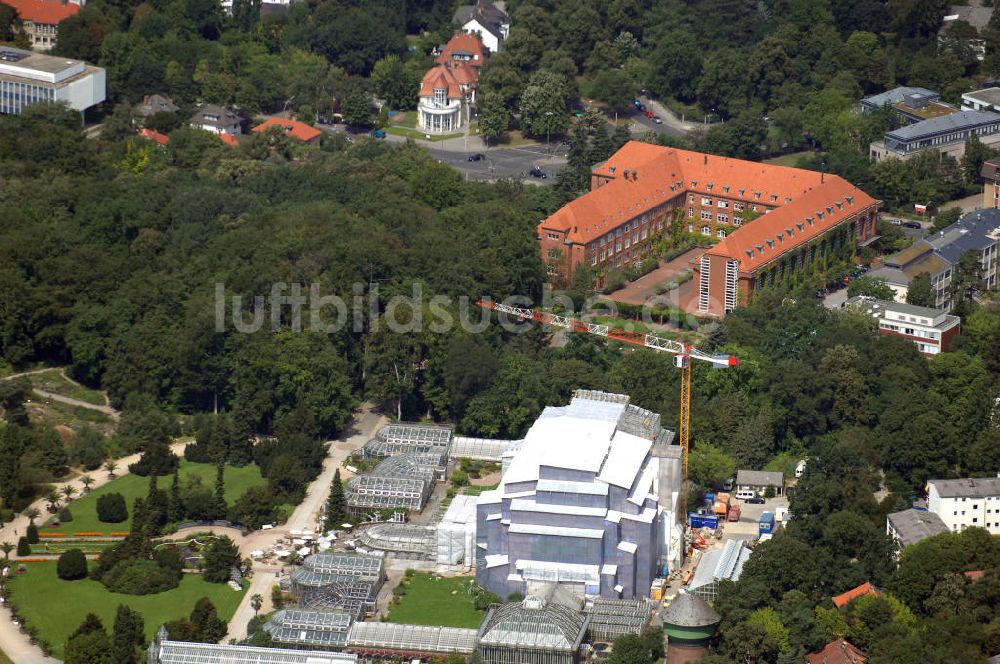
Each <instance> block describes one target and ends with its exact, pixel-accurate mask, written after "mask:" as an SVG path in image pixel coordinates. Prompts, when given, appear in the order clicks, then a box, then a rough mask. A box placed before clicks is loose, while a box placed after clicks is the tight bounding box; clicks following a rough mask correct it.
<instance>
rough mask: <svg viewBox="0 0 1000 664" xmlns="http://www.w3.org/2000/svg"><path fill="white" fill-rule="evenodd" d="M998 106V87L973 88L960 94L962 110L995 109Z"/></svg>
mask: <svg viewBox="0 0 1000 664" xmlns="http://www.w3.org/2000/svg"><path fill="white" fill-rule="evenodd" d="M998 108H1000V88H985V89H983V90H974V91H972V92H966V93H964V94H963V95H962V110H963V111H995V110H997V109H998Z"/></svg>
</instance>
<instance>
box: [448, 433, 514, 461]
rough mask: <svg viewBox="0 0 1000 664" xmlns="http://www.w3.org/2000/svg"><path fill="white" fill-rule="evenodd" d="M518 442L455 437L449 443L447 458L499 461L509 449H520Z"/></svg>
mask: <svg viewBox="0 0 1000 664" xmlns="http://www.w3.org/2000/svg"><path fill="white" fill-rule="evenodd" d="M522 442H523V441H520V440H494V439H492V438H466V437H465V436H455V437H454V438H453V439H452V441H451V449H450V450H449V451H448V456H450V457H452V458H454V459H461V458H466V459H475V460H479V461H500V459H501V458H502V457H503V455H504V454H505V453H506V452H508V451H509V450H511V449H516V448H518V447H520V445H521V443H522Z"/></svg>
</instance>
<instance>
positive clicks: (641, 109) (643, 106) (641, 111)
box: [636, 104, 646, 113]
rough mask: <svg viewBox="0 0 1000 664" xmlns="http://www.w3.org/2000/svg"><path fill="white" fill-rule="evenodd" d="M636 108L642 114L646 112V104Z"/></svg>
mask: <svg viewBox="0 0 1000 664" xmlns="http://www.w3.org/2000/svg"><path fill="white" fill-rule="evenodd" d="M636 108H637V109H639V112H640V113H645V112H646V105H645V104H639V105H638V106H636Z"/></svg>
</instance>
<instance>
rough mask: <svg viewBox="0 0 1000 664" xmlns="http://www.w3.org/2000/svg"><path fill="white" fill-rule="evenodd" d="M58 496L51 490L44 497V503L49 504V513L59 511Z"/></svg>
mask: <svg viewBox="0 0 1000 664" xmlns="http://www.w3.org/2000/svg"><path fill="white" fill-rule="evenodd" d="M59 496H60V494H59V492H58V491H56V490H55V489H52V490H51V491H49V492H48V493H47V494H46V495H45V502H47V503H48V504H49V511H50V512H52V513H55V512H58V511H59V504H60V502H61V500H60V497H59Z"/></svg>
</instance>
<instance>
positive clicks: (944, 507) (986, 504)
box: [927, 477, 1000, 535]
mask: <svg viewBox="0 0 1000 664" xmlns="http://www.w3.org/2000/svg"><path fill="white" fill-rule="evenodd" d="M927 509H928V510H930V511H931V512H933V513H934V514H937V515H938V516H939V517H941V520H942V521H944V525H945V526H947V527H948V529H949V530H951V531H952V532H955V533H958V532H961V531H963V530H965V529H966V528H970V527H973V526H976V527H979V528H985V529H986V530H988V531H989V532H990V534H991V535H1000V477H965V478H962V479H957V480H927Z"/></svg>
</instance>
